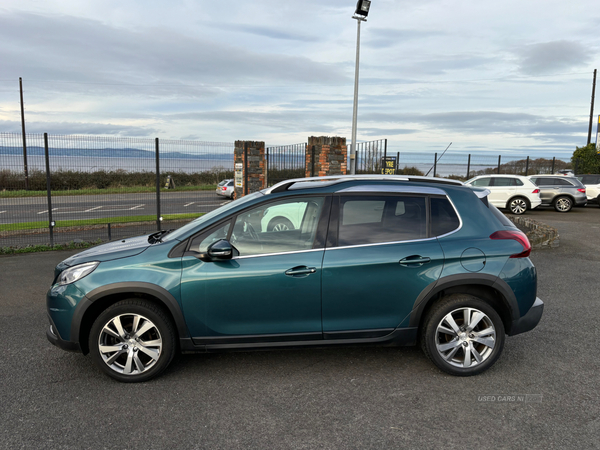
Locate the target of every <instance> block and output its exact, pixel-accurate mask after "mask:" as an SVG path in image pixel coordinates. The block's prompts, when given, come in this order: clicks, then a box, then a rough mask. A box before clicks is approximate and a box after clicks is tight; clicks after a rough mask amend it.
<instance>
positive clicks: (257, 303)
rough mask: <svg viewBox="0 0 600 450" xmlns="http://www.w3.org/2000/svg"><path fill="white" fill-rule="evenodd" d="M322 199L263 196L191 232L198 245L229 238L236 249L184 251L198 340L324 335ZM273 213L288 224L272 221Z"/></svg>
mask: <svg viewBox="0 0 600 450" xmlns="http://www.w3.org/2000/svg"><path fill="white" fill-rule="evenodd" d="M324 204H325V198H324V197H303V198H286V200H283V201H279V202H272V203H268V204H263V205H261V206H258V207H255V208H252V209H250V210H247V211H244V212H242V213H240V214H239V215H237V217H233V218H232V219H231V220H229V221H227V222H226V223H222V224H220V225H218V226H216V227H214V228H213V229H211V230H208V231H207V232H205V233H202V234H201V235H199V236H197V237H196V238H194V240H193V241H192V243H191V248H192V249H194V250H199V251H205V249H206V248H207V247H208V245H210V243H212V242H214V241H216V240H218V239H223V238H225V239H228V240H229V241H230V242H231V244H232V245H233V246H234V247H235V248H236V249H237V250H238V251H239V256H236V257H234V258H233V259H231V260H228V261H222V262H202V261H200V260H198V259H196V258H195V257H192V256H185V257H184V258H183V259H184V261H183V272H182V282H181V297H182V303H183V310H184V314H185V317H186V322H187V325H188V328H189V330H190V333H191V335H192V337H193V338H194V339H195V340H196V341H197V342H202V341H203V340H206V339H209V341H210V342H212V343H219V342H223V343H226V342H232V338H233V339H237V340H241V341H243V340H244V339H248V340H249V341H251V340H256V337H257V336H263V338H264V339H266V340H286V339H290V338H297V339H299V340H304V339H321V338H322V328H321V263H322V260H323V252H324V250H323V245H322V243H319V242H318V241H319V239H317V229H318V225H319V219H320V217H321V214H322V213H323V210H324V209H327V208H324ZM275 213H276V215H275V216H274V214H275ZM276 218H278V219H277V220H279V221H280V222H284V221H283V220H282V219H286V221H285V224H286V226H285V227H282V226H278V227H273V223H274V222H273V220H274V219H276ZM282 335H288V336H282ZM220 339H221V341H220Z"/></svg>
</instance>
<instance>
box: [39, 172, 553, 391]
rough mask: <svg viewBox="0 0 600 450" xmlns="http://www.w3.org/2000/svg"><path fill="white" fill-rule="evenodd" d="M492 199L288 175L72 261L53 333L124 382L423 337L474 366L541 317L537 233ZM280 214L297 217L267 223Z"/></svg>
mask: <svg viewBox="0 0 600 450" xmlns="http://www.w3.org/2000/svg"><path fill="white" fill-rule="evenodd" d="M488 194H489V191H487V190H485V189H479V190H477V189H472V188H469V187H467V186H463V185H462V184H461V183H459V182H455V181H451V180H442V179H435V178H423V177H400V176H388V175H386V176H383V175H365V176H339V177H321V178H304V179H296V180H288V181H285V182H282V183H279V184H277V185H275V186H273V187H271V188H268V189H265V190H263V191H261V192H257V193H254V194H251V195H248V196H246V197H244V198H242V199H239V200H236V201H234V202H231V203H229V204H227V205H225V206H223V207H221V208H219V209H217V210H215V211H212V212H210V213H208V214H206V215H204V216H202V217H200V218H198V219H196V220H194V221H193V222H190V223H189V224H187V225H185V226H183V227H182V228H179V229H177V230H174V231H160V232H157V233H154V234H151V235H149V236H142V237H136V238H132V239H126V240H123V241H119V242H113V243H109V244H105V245H101V246H98V247H95V248H92V249H90V250H86V251H84V252H82V253H79V254H77V255H74V256H72V257H70V258H68V259H66V260H64V261H63V262H61V263H60V264H58V265H57V266H56V269H55V277H54V282H53V284H52V286H51V288H50V290H49V291H48V294H47V307H48V316H49V320H50V325H49V328H48V330H47V333H46V335H47V337H48V339H49V340H50V341H51V342H52V343H53V344H55V345H57V346H59V347H61V348H63V349H67V350H74V351H80V352H83V353H84V354H87V353H89V354H91V357H92V358H93V360H94V361H95V362H96V363H97V365H98V366H99V367H100V369H101V370H103V371H104V372H105V373H107V374H108V375H110V376H111V377H113V378H115V379H117V380H120V381H125V382H136V381H145V380H148V379H150V378H153V377H155V376H157V375H158V374H160V373H161V372H162V371H164V370H165V369H166V368H167V366H168V365H169V363H170V362H171V360H172V358H173V356H174V354H175V353H176V352H211V351H220V350H233V349H238V350H240V349H241V350H248V349H265V348H283V347H294V346H302V347H309V346H335V345H362V344H389V345H415V344H417V343H418V344H419V345H420V346H421V347H422V349H423V350H424V352H425V354H426V355H427V356H428V357H429V358H430V359H431V361H432V362H433V363H434V364H435V365H436V366H437V367H438V368H440V369H441V370H443V371H445V372H447V373H450V374H453V375H459V376H467V375H475V374H478V373H480V372H483V371H484V370H486V369H488V368H489V367H490V366H492V365H493V364H494V362H495V361H496V360H497V359H498V358H499V356H500V354H501V353H502V349H503V346H504V341H505V336H506V335H515V334H519V333H522V332H525V331H529V330H531V329H533V328H534V327H535V326H536V325H537V324H538V322H539V321H540V318H541V316H542V311H543V302H542V301H541V300H540V299H539V298H537V297H536V287H537V281H536V280H537V275H536V270H535V267H534V266H533V264H532V263H531V261H530V259H529V258H528V256H529V254H530V252H531V246H530V244H529V241H528V240H527V237H526V236H525V235H524V234H523V233H522V232H521V231H519V230H518V229H517V228H515V227H514V226H513V225H512V223H511V222H510V221H508V220H507V219H506V218H505V217H504V215H502V213H500V212H499V211H498V210H497V209H496V208H495V207H494V206H493V205H491V204H490V203H489V202H488V201H487V195H488ZM269 211H270V212H269ZM273 211H277V214H278V215H280V216H282V215H285V214H288V215H290V217H292V216H293V217H295V219H292V220H290V224H288V225H287V226H286V227H270V226H268V222H269V220H265V218H267V219H268V218H269V217H270V215H274V213H273ZM286 211H287V212H286ZM265 224H267V225H265Z"/></svg>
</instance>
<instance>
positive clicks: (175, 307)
mask: <svg viewBox="0 0 600 450" xmlns="http://www.w3.org/2000/svg"><path fill="white" fill-rule="evenodd" d="M128 298H143V299H145V300H148V301H151V302H153V303H155V304H157V305H158V306H160V307H161V308H163V309H164V310H165V312H166V313H167V314H168V316H169V317H170V319H171V320H172V321H173V324H174V326H175V330H176V331H177V334H178V338H187V337H189V336H188V332H187V327H186V325H185V321H184V319H183V314H182V312H181V308H180V307H179V303H177V300H176V299H175V298H174V297H173V296H172V295H171V293H170V292H168V291H167V290H165V289H164V288H162V287H160V286H157V285H154V284H151V283H115V284H110V285H106V286H102V287H100V288H97V289H94V290H93V291H91V292H89V293H88V294H87V295H86V297H85V298H84V299H83V300H82V301H81V302H80V303H79V305H77V309H76V311H75V315H74V317H73V322H72V324H71V336H78V338H79V344H80V346H81V350H82V352H83V353H84V354H87V353H88V352H89V343H88V336H89V333H90V330H91V328H92V325H93V323H94V321H95V320H96V318H97V317H98V316H99V315H100V314H101V313H102V311H104V310H105V309H106V308H108V307H110V306H111V305H113V304H115V303H117V302H118V301H121V300H125V299H128Z"/></svg>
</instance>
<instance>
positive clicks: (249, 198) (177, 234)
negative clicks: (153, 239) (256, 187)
mask: <svg viewBox="0 0 600 450" xmlns="http://www.w3.org/2000/svg"><path fill="white" fill-rule="evenodd" d="M262 195H264V194H263V193H262V192H255V193H254V194H250V195H246V196H245V197H242V198H241V199H239V200H235V201H233V202H229V203H227V204H226V205H224V206H221V207H220V208H217V209H215V210H213V211H211V212H209V213H206V214H204V215H203V216H200V217H198V218H197V219H194V220H192V221H191V222H190V223H187V224H185V225H184V226H182V227H181V228H178V229H177V230H175V231H173V232H172V233H169V234H167V235H166V236H165V237H164V238H163V242H167V241H171V240H173V239H177V240H180V239H181V238H182V237H183V236H185V235H186V234H187V233H188V232H189V231H190V230H193V229H194V228H196V227H198V225H201V224H202V223H205V222H208V221H210V220H211V219H212V218H213V217H216V216H218V215H220V214H223V213H226V212H227V211H229V210H231V209H233V208H236V207H238V206H240V205H243V204H245V203H248V202H250V201H252V200H254V199H255V198H257V197H260V196H262Z"/></svg>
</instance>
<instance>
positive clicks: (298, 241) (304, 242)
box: [230, 197, 325, 256]
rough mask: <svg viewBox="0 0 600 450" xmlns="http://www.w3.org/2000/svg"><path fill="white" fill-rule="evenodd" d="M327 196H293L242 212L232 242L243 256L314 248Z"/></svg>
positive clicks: (234, 226) (234, 228)
mask: <svg viewBox="0 0 600 450" xmlns="http://www.w3.org/2000/svg"><path fill="white" fill-rule="evenodd" d="M324 200H325V199H324V197H308V198H289V199H285V200H281V201H278V202H271V203H266V204H262V205H260V206H258V207H256V208H252V209H250V210H248V211H245V212H243V213H241V214H239V215H238V216H237V217H236V219H235V223H234V225H233V229H232V231H231V237H230V242H231V244H232V245H233V246H234V247H235V248H236V249H237V250H238V251H239V252H240V256H252V255H263V254H269V253H283V252H293V251H300V250H310V249H311V248H313V243H314V241H315V236H316V233H317V226H318V223H319V218H320V216H321V211H322V209H323V203H324Z"/></svg>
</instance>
